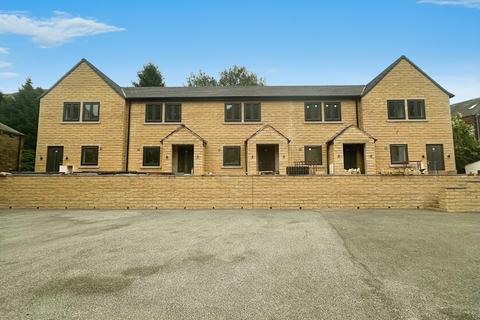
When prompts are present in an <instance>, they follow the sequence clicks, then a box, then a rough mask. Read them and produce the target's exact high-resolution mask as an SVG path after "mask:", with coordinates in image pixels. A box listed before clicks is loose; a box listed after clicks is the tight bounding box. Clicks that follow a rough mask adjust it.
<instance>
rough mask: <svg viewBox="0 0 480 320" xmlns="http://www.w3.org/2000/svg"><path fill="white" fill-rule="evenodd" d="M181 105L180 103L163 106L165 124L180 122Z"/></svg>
mask: <svg viewBox="0 0 480 320" xmlns="http://www.w3.org/2000/svg"><path fill="white" fill-rule="evenodd" d="M181 121H182V105H181V104H180V103H166V104H165V122H181Z"/></svg>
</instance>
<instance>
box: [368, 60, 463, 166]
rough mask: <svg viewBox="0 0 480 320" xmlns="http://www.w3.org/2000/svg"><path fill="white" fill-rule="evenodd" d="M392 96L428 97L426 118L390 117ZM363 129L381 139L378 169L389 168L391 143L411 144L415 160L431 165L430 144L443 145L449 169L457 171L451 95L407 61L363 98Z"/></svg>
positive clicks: (412, 155) (410, 158)
mask: <svg viewBox="0 0 480 320" xmlns="http://www.w3.org/2000/svg"><path fill="white" fill-rule="evenodd" d="M389 99H400V100H406V99H424V100H425V114H426V119H425V120H388V117H387V109H386V108H387V107H386V101H387V100H389ZM360 117H361V119H362V120H361V123H362V125H361V128H362V129H363V130H365V131H367V132H368V133H370V134H371V135H372V136H374V137H375V138H376V139H377V142H376V143H375V158H376V169H377V171H378V172H382V171H389V170H391V168H392V166H391V165H390V150H389V145H390V144H407V145H408V156H409V160H411V161H421V162H422V163H423V166H424V167H425V168H426V167H427V154H426V145H427V144H443V149H444V161H445V171H455V154H454V148H453V134H452V125H451V116H450V104H449V96H448V94H446V93H445V92H444V91H442V90H440V89H439V87H438V86H436V85H435V84H434V83H433V82H432V81H431V80H430V79H428V78H427V77H425V76H424V75H423V74H422V73H421V72H420V71H419V70H418V69H417V68H415V67H414V66H413V65H412V64H411V63H410V62H408V61H407V60H404V59H403V60H401V61H400V62H399V63H398V64H397V65H396V66H395V67H394V68H393V69H392V70H391V71H390V72H389V73H388V74H387V75H386V76H385V77H384V78H383V79H382V80H381V81H380V82H379V83H378V84H377V85H376V86H375V87H374V88H373V89H372V90H371V91H370V92H368V93H367V94H366V95H364V96H363V97H362V99H361V112H360Z"/></svg>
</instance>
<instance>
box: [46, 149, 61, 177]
mask: <svg viewBox="0 0 480 320" xmlns="http://www.w3.org/2000/svg"><path fill="white" fill-rule="evenodd" d="M62 163H63V147H60V146H56V147H48V148H47V172H58V171H59V170H60V165H61V164H62Z"/></svg>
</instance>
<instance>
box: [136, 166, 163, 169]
mask: <svg viewBox="0 0 480 320" xmlns="http://www.w3.org/2000/svg"><path fill="white" fill-rule="evenodd" d="M161 168H162V166H141V167H140V169H161Z"/></svg>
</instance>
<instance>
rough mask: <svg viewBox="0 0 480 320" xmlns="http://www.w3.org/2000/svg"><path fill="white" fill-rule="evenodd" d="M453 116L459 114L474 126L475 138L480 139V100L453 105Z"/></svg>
mask: <svg viewBox="0 0 480 320" xmlns="http://www.w3.org/2000/svg"><path fill="white" fill-rule="evenodd" d="M451 108H452V114H455V113H459V114H460V115H461V117H462V119H463V121H465V122H466V123H468V124H470V125H472V126H473V128H474V131H475V137H476V138H477V139H480V98H476V99H471V100H467V101H462V102H458V103H455V104H452V106H451Z"/></svg>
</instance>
